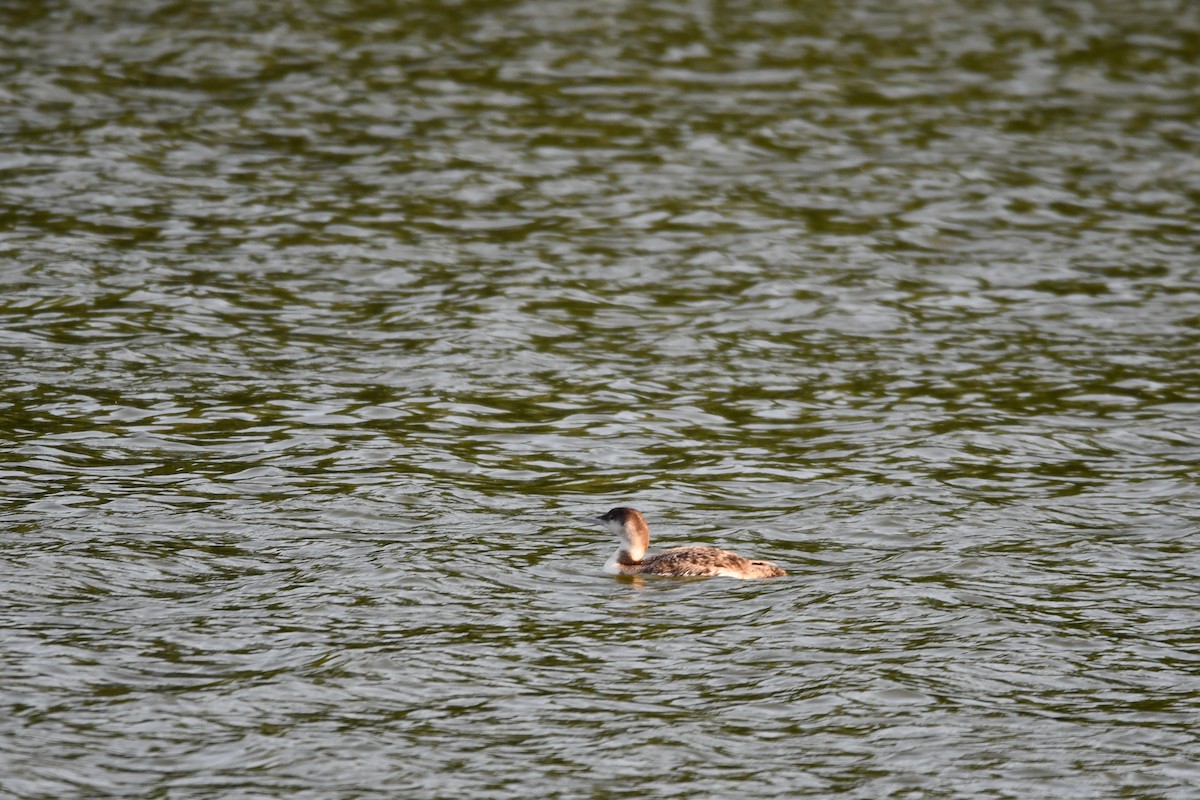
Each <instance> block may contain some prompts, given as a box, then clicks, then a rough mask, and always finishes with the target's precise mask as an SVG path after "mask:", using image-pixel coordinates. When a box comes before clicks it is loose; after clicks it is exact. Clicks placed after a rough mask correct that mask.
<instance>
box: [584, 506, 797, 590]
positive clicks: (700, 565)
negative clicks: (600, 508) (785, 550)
mask: <svg viewBox="0 0 1200 800" xmlns="http://www.w3.org/2000/svg"><path fill="white" fill-rule="evenodd" d="M581 519H582V520H583V521H585V522H596V523H599V524H601V525H604V526H606V527H607V528H608V529H609V530H610V531H612V532H613V533H615V534H616V535H617V536H619V537H620V539H621V544H620V546H619V547H618V548H617V552H615V553H613V555H612V558H610V559H608V562H607V563H605V565H604V569H605V571H606V572H608V573H611V574H613V575H674V576H676V577H689V578H690V577H711V576H723V577H728V578H778V577H781V576H784V575H787V572H785V571H784V570H783V569H781V568H780V567H778V566H776V565H775V564H772V563H771V562H770V561H757V560H754V559H749V558H745V557H743V556H739V555H738V554H737V553H731V552H730V551H728V550H720V549H718V548H716V547H672V548H670V549H668V550H664V551H662V552H661V553H657V554H655V555H651V556H647V555H646V549H647V548H648V547H649V546H650V528H649V526H647V525H646V518H645V517H643V516H642V512H640V511H638V510H637V509H635V508H614V509H612V510H610V511H609V512H608V513H607V514H604V515H603V516H600V517H583V518H581Z"/></svg>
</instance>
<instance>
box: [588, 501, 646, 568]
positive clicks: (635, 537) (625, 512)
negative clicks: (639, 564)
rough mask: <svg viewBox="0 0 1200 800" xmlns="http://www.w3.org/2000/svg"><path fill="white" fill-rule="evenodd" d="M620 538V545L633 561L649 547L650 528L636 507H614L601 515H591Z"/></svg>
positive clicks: (641, 555)
mask: <svg viewBox="0 0 1200 800" xmlns="http://www.w3.org/2000/svg"><path fill="white" fill-rule="evenodd" d="M591 521H592V522H599V523H600V524H601V525H604V526H606V527H607V528H608V529H609V530H610V531H612V532H613V533H615V534H616V535H617V536H619V537H620V538H621V547H622V549H623V550H625V551H626V552H628V553H629V557H630V558H631V559H633V560H634V561H641V560H642V557H643V556H644V555H646V549H647V548H649V547H650V528H649V527H648V526H647V525H646V519H645V517H643V516H642V512H640V511H638V510H637V509H636V508H614V509H612V510H611V511H609V512H608V513H607V514H605V515H604V516H602V517H592V518H591Z"/></svg>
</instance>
